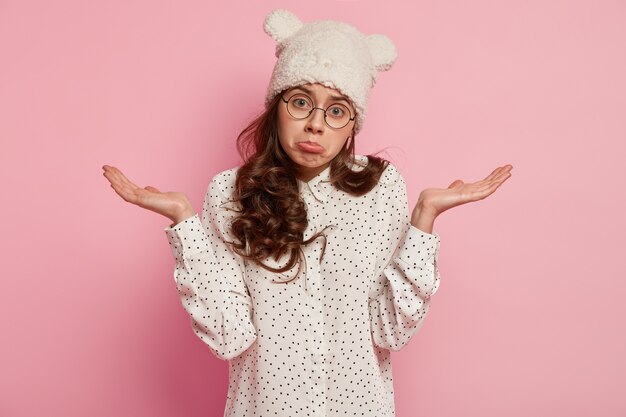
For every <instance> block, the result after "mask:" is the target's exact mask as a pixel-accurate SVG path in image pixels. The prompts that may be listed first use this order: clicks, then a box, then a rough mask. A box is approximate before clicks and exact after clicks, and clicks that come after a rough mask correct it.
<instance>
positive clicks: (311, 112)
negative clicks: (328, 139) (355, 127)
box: [280, 93, 356, 130]
mask: <svg viewBox="0 0 626 417" xmlns="http://www.w3.org/2000/svg"><path fill="white" fill-rule="evenodd" d="M297 95H302V96H305V97H307V98H309V99H311V103H313V104H315V101H314V100H313V98H312V97H310V96H309V95H307V94H304V93H294V94H293V95H292V96H291V97H289V100H285V96H284V95H283V94H281V95H280V98H281V99H282V100H283V102H284V103H285V107H286V108H287V113H289V115H290V116H291V117H293V118H294V119H296V120H304V119H306V118H308V117H310V116H311V114H313V110H321V111H323V112H324V123H326V126H328V127H330V128H331V129H335V130H339V129H343V128H344V127H346V126H348V124H349V123H350V122H352V121H354V119H356V114H355V115H354V117H351V118H349V119H348V121H347V122H346V124H345V125H343V126H341V127H333V126H331V125H330V124H328V120H326V110H328V109H329V108H330V107H331V106H334V105H335V104H336V103H333V104H331V105H329V106H328V107H326V109H323V108H321V107H315V106H314V107H311V110H310V111H309V114H307V115H306V116H304V117H300V118H298V117H296V116H294V115H293V114H291V112H290V111H289V102H290V101H291V99H292V98H294V96H297ZM345 107H346V108H347V109H348V114H349V115H350V116H352V112H351V111H350V108H349V107H348V106H345Z"/></svg>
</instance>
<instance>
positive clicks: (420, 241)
mask: <svg viewBox="0 0 626 417" xmlns="http://www.w3.org/2000/svg"><path fill="white" fill-rule="evenodd" d="M440 242H441V239H440V238H439V235H438V234H437V233H436V232H435V231H433V233H432V234H431V233H426V232H424V231H422V230H420V229H418V228H417V227H415V226H413V225H410V228H409V230H408V231H407V233H406V236H405V238H404V242H402V246H401V247H400V252H399V253H398V258H400V260H402V261H403V262H405V263H406V264H407V265H410V266H414V267H416V266H419V265H423V264H424V263H425V262H427V261H429V260H430V259H432V258H433V257H435V256H436V255H437V253H438V252H439V245H440Z"/></svg>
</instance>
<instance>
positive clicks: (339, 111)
mask: <svg viewBox="0 0 626 417" xmlns="http://www.w3.org/2000/svg"><path fill="white" fill-rule="evenodd" d="M328 113H329V114H330V115H331V116H333V117H343V116H344V115H345V114H346V110H345V109H344V108H343V106H341V105H338V104H337V105H335V106H332V107H330V108H329V109H328Z"/></svg>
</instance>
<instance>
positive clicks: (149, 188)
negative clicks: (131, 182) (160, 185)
mask: <svg viewBox="0 0 626 417" xmlns="http://www.w3.org/2000/svg"><path fill="white" fill-rule="evenodd" d="M144 189H146V190H148V191H152V192H155V193H160V191H159V190H157V189H156V188H154V187H152V186H150V185H147V186H145V187H144Z"/></svg>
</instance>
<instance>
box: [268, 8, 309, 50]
mask: <svg viewBox="0 0 626 417" xmlns="http://www.w3.org/2000/svg"><path fill="white" fill-rule="evenodd" d="M302 26H303V23H302V21H300V19H298V17H297V16H296V15H295V14H293V13H291V12H290V11H288V10H284V9H277V10H273V11H271V12H270V13H268V15H267V16H266V17H265V22H264V23H263V29H264V30H265V33H267V34H268V35H270V36H271V37H272V38H274V40H275V41H276V42H278V43H281V42H283V41H284V40H285V39H287V38H288V37H290V36H291V35H293V34H294V33H296V32H297V31H298V30H299V29H300V28H301V27H302Z"/></svg>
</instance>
